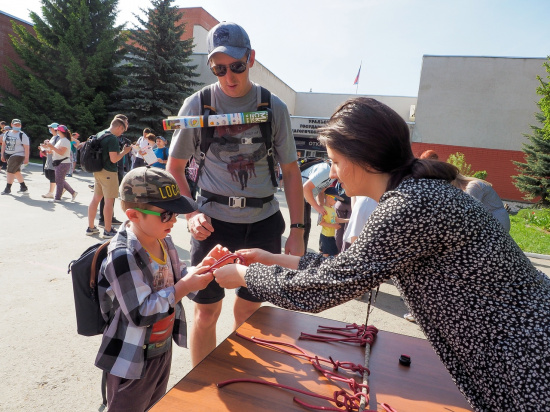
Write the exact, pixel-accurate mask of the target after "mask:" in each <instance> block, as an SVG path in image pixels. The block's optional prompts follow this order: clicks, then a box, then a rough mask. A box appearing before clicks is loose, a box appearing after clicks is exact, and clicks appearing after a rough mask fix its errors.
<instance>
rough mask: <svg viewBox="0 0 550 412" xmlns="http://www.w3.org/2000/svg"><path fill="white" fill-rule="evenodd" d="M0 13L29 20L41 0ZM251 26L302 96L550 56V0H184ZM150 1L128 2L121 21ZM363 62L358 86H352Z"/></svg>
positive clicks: (265, 54) (387, 86)
mask: <svg viewBox="0 0 550 412" xmlns="http://www.w3.org/2000/svg"><path fill="white" fill-rule="evenodd" d="M5 3H6V2H3V5H2V6H0V10H2V11H4V12H6V13H8V14H11V15H13V16H16V17H19V18H21V19H23V20H26V21H29V22H30V21H31V20H30V18H29V13H30V12H29V10H32V11H35V12H36V13H38V14H39V15H40V13H41V12H40V8H41V5H42V3H41V0H19V1H17V2H10V5H9V8H6V7H7V6H6V5H5ZM174 5H177V6H179V7H203V8H204V9H205V10H206V11H207V12H209V13H210V14H211V15H212V16H213V17H214V18H216V19H217V20H218V21H223V20H226V21H233V22H235V23H238V24H240V25H241V26H243V27H244V28H245V30H246V31H247V32H248V34H249V37H250V40H251V44H252V48H254V49H255V50H256V58H257V60H258V61H259V62H261V63H262V64H263V65H264V66H265V67H267V68H268V69H269V70H271V71H272V72H273V73H274V74H275V75H276V76H277V77H279V78H280V79H281V80H282V81H283V82H285V83H286V84H287V85H289V86H290V87H292V88H293V89H294V90H296V91H298V92H308V91H312V92H317V93H345V94H347V93H359V94H368V95H386V96H417V95H418V85H419V82H420V74H421V70H422V57H423V56H424V55H438V56H498V57H543V58H544V57H547V56H548V55H550V24H548V19H549V17H550V1H548V0H521V1H518V0H514V1H512V0H338V1H336V0H273V1H262V2H260V1H257V0H231V1H229V0H203V1H202V2H201V1H197V0H193V1H190V0H189V1H188V0H175V1H174ZM151 7H152V6H151V1H150V0H119V3H118V20H117V23H118V24H124V23H126V24H127V27H128V28H132V27H134V25H135V24H137V21H136V19H135V17H134V14H138V15H141V11H140V9H147V8H151ZM360 66H361V74H360V78H359V84H358V85H357V86H355V85H353V83H354V80H355V78H356V76H357V73H358V71H359V67H360Z"/></svg>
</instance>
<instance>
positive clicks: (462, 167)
mask: <svg viewBox="0 0 550 412" xmlns="http://www.w3.org/2000/svg"><path fill="white" fill-rule="evenodd" d="M447 163H450V164H452V165H454V166H456V167H457V169H458V171H459V172H460V174H461V175H462V176H473V177H475V178H477V179H482V180H487V171H485V170H480V171H478V172H472V165H469V164H468V163H466V158H465V156H464V153H460V152H456V153H454V154H451V155H449V158H448V159H447Z"/></svg>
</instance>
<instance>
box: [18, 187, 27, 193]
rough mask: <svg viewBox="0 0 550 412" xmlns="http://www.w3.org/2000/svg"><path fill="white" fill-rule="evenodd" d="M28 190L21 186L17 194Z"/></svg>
mask: <svg viewBox="0 0 550 412" xmlns="http://www.w3.org/2000/svg"><path fill="white" fill-rule="evenodd" d="M27 190H29V188H28V187H27V186H22V187H21V189H19V190H18V191H17V193H25V192H26V191H27Z"/></svg>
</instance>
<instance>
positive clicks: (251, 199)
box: [166, 22, 304, 365]
mask: <svg viewBox="0 0 550 412" xmlns="http://www.w3.org/2000/svg"><path fill="white" fill-rule="evenodd" d="M207 42H208V61H209V64H210V68H211V70H212V72H213V73H214V74H215V75H216V76H217V77H218V82H217V83H215V84H213V85H210V86H208V87H209V88H210V93H211V103H210V106H212V107H214V108H215V110H216V113H217V114H222V113H242V112H253V111H256V110H257V107H258V105H259V104H260V103H261V89H260V86H258V85H256V84H254V83H252V82H251V81H250V77H249V72H250V68H251V67H252V66H253V65H254V61H255V51H254V50H253V49H252V48H251V46H250V40H249V38H248V35H247V34H246V32H245V31H244V29H243V28H242V27H240V26H239V25H237V24H234V23H229V22H223V23H220V24H218V25H217V26H215V27H214V28H212V30H210V32H209V33H208V37H207ZM271 109H272V112H273V120H272V122H271V129H272V142H273V146H272V148H273V152H274V161H275V164H276V163H277V162H279V163H280V164H281V168H282V172H283V180H284V186H285V195H286V201H287V204H288V208H289V212H290V219H291V222H290V223H291V230H290V235H289V237H288V240H287V242H286V244H285V253H288V254H293V255H298V256H300V255H302V254H303V253H304V246H303V234H302V231H303V200H302V199H303V192H302V184H301V178H300V170H299V169H298V164H297V163H296V160H297V157H296V146H295V143H294V138H293V136H292V130H291V127H290V116H289V114H288V110H287V108H286V105H285V104H284V103H283V102H282V101H281V100H280V99H279V98H278V97H277V96H275V95H271ZM201 113H202V111H201V102H200V94H199V93H195V94H194V95H192V96H191V97H189V98H188V99H186V100H185V102H184V103H183V106H182V107H181V109H180V111H179V113H178V115H179V116H196V115H200V114H201ZM258 137H261V130H260V127H259V126H258V125H257V124H245V125H233V126H220V127H216V128H215V130H214V138H215V140H216V141H215V142H213V143H212V144H211V145H210V147H209V149H208V151H207V153H206V157H205V162H204V166H203V167H202V169H201V171H200V175H199V177H198V187H199V188H200V192H199V193H198V194H197V201H198V203H199V210H198V211H197V212H194V213H190V214H188V215H186V218H187V222H188V223H187V224H188V227H189V231H190V232H191V235H192V239H191V264H197V263H199V262H200V261H201V260H202V259H203V257H204V256H205V255H206V254H207V253H208V252H209V251H210V250H211V249H212V248H213V247H214V246H215V245H217V244H221V245H222V246H225V247H227V248H228V249H229V250H231V251H234V250H238V249H245V248H254V247H257V248H262V249H265V250H269V251H270V252H273V253H280V251H281V235H282V233H283V231H284V227H285V223H284V220H283V218H282V215H281V212H280V211H279V204H278V202H277V200H276V199H275V197H274V194H275V192H276V191H277V187H276V186H274V185H273V183H272V181H271V173H270V169H269V166H268V160H267V149H266V145H265V143H263V142H259V143H258V142H254V143H252V141H253V139H256V140H257V138H258ZM201 138H202V136H201V129H180V130H177V131H176V132H175V133H174V137H173V139H172V143H171V145H170V156H169V159H168V164H167V166H166V169H167V170H168V171H169V172H170V173H172V174H173V175H174V177H175V178H176V180H177V182H178V184H179V186H180V190H181V193H182V194H183V195H185V196H188V197H191V194H190V191H189V186H188V184H187V181H186V179H185V166H186V165H187V162H188V160H189V159H190V158H191V156H195V158H196V159H200V142H201ZM224 138H227V142H223V144H222V143H220V139H224ZM236 138H237V139H236ZM236 141H238V142H239V143H237V142H236ZM235 199H238V201H235ZM244 199H245V200H244ZM240 206H244V207H240ZM223 297H224V290H223V289H222V288H220V287H219V286H218V284H217V283H216V282H215V281H212V282H211V283H210V285H208V287H207V288H206V289H205V290H202V291H199V292H198V293H197V295H196V297H195V298H194V299H193V300H194V301H195V302H196V303H197V305H196V306H195V321H194V322H193V325H192V333H191V344H190V350H191V360H192V363H193V365H196V364H197V363H199V362H200V361H201V360H202V359H203V358H204V357H205V356H206V355H207V354H208V353H209V352H210V351H212V350H213V349H214V348H215V346H216V322H217V320H218V317H219V314H220V311H221V307H222V300H223ZM260 304H261V301H260V300H258V299H257V298H256V297H254V296H253V295H252V294H250V292H248V290H247V289H246V288H241V289H240V290H238V292H237V299H236V301H235V307H234V314H235V324H234V326H235V327H237V326H239V325H240V324H241V323H242V322H244V321H245V320H246V319H247V318H248V317H249V316H250V315H251V314H252V313H253V312H254V311H255V310H256V309H257V308H258V307H259V306H260Z"/></svg>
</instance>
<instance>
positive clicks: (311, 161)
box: [298, 157, 325, 172]
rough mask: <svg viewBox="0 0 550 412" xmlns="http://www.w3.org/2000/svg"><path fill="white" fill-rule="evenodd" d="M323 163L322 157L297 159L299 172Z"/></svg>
mask: <svg viewBox="0 0 550 412" xmlns="http://www.w3.org/2000/svg"><path fill="white" fill-rule="evenodd" d="M324 161H325V159H323V158H322V157H300V158H299V159H298V167H299V168H300V172H303V171H304V170H306V169H308V168H310V167H311V166H314V165H316V164H319V163H323V162H324Z"/></svg>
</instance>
